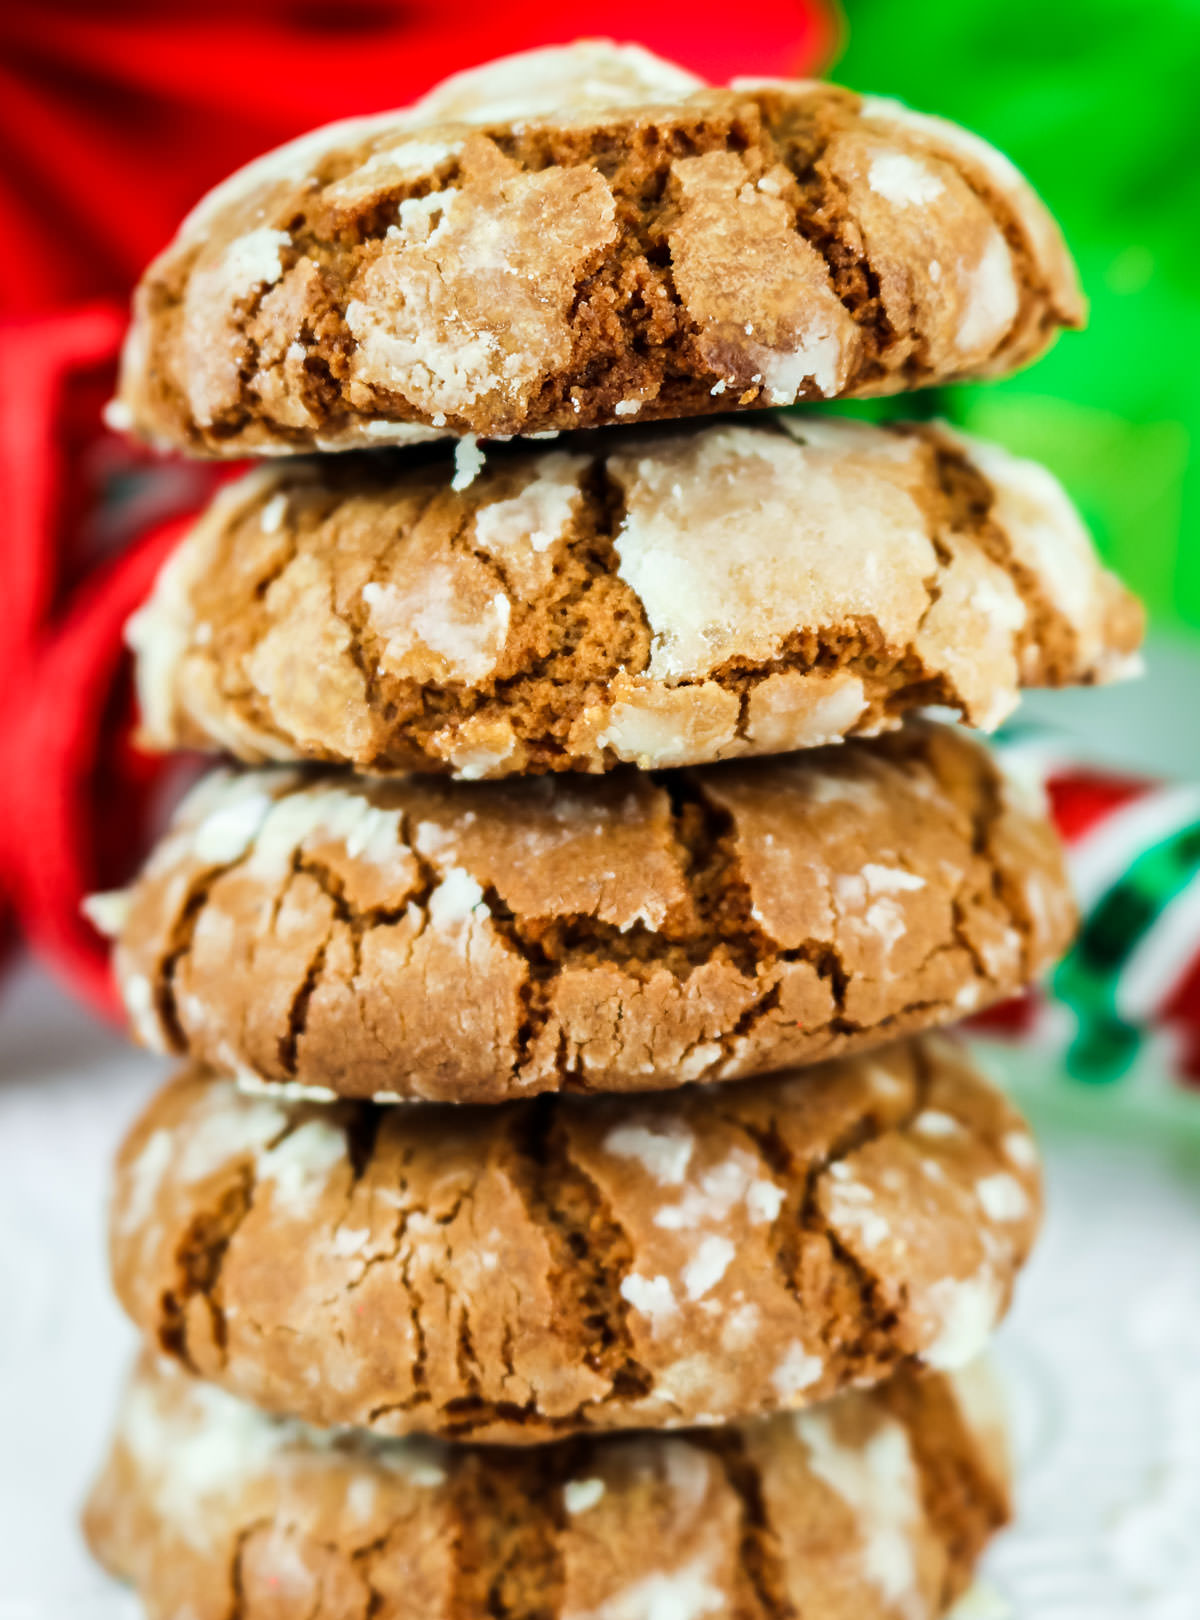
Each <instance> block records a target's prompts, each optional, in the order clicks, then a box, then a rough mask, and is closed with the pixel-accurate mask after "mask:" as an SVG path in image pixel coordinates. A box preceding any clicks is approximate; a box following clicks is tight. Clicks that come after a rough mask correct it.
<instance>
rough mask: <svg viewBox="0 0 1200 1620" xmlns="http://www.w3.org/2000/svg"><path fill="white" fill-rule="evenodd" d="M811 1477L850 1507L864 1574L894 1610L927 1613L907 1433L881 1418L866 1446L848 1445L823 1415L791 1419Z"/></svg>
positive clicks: (911, 1615)
mask: <svg viewBox="0 0 1200 1620" xmlns="http://www.w3.org/2000/svg"><path fill="white" fill-rule="evenodd" d="M793 1421H794V1422H795V1425H796V1433H797V1434H798V1435H799V1436H800V1438H801V1440H802V1441H803V1442H804V1446H805V1449H806V1450H807V1452H808V1460H809V1466H810V1467H811V1468H812V1471H813V1473H814V1474H816V1475H817V1477H818V1478H819V1479H821V1480H824V1482H825V1483H826V1484H827V1485H828V1486H829V1487H830V1489H831V1490H833V1491H835V1492H836V1493H837V1495H838V1496H840V1497H841V1499H842V1500H843V1501H844V1502H845V1503H846V1505H847V1506H848V1507H849V1508H851V1509H852V1511H853V1513H854V1516H855V1519H856V1521H857V1524H858V1532H859V1537H860V1539H861V1543H862V1570H863V1573H864V1575H865V1576H866V1578H867V1580H869V1581H870V1583H871V1585H872V1586H874V1587H875V1588H876V1590H877V1591H878V1592H879V1594H880V1596H881V1597H882V1598H883V1599H884V1601H885V1603H886V1604H887V1605H888V1606H889V1612H891V1613H894V1614H896V1615H899V1616H903V1617H904V1620H920V1617H921V1616H923V1615H924V1614H925V1613H926V1609H925V1606H924V1603H923V1602H922V1594H921V1590H920V1584H919V1578H918V1570H917V1554H916V1531H917V1528H918V1526H919V1525H920V1523H921V1519H922V1511H921V1499H920V1489H919V1481H918V1477H917V1470H916V1465H915V1463H914V1461H913V1455H912V1449H911V1447H910V1445H909V1441H908V1435H907V1433H906V1431H905V1429H904V1427H903V1425H902V1424H900V1423H898V1422H897V1421H896V1420H895V1419H894V1418H886V1419H884V1420H883V1421H882V1422H881V1424H880V1426H879V1427H878V1428H877V1429H876V1431H875V1433H874V1434H873V1435H872V1436H871V1438H870V1439H869V1440H867V1441H866V1442H865V1443H859V1444H855V1445H846V1444H843V1443H842V1442H841V1441H840V1440H839V1439H838V1436H837V1433H836V1429H835V1419H834V1418H833V1417H832V1416H831V1415H830V1414H829V1413H828V1412H826V1411H824V1410H817V1411H814V1412H803V1413H801V1414H799V1415H798V1416H797V1417H796V1418H795V1419H794V1420H793Z"/></svg>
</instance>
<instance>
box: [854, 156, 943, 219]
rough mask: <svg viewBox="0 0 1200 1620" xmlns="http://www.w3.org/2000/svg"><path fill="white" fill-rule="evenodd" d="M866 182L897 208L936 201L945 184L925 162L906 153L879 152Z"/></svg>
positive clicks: (872, 163)
mask: <svg viewBox="0 0 1200 1620" xmlns="http://www.w3.org/2000/svg"><path fill="white" fill-rule="evenodd" d="M867 184H868V185H869V186H870V188H871V190H872V191H874V192H875V193H876V194H877V195H878V196H880V197H882V198H883V199H884V200H885V201H886V202H890V203H893V204H895V206H896V207H897V208H909V207H915V208H923V207H924V206H925V204H926V203H931V202H934V201H936V199H937V198H938V197H940V196H941V195H942V192H943V191H945V189H946V188H945V186H944V185H943V184H942V182H941V181H940V180H939V179H938V177H937V175H936V174H931V173H930V172H929V170H928V168H926V166H925V164H923V163H919V162H918V161H917V159H916V158H913V157H909V156H908V154H907V153H905V152H881V153H880V155H879V156H878V157H877V158H873V159H872V161H871V167H870V168H869V169H868V170H867Z"/></svg>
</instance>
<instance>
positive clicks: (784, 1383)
mask: <svg viewBox="0 0 1200 1620" xmlns="http://www.w3.org/2000/svg"><path fill="white" fill-rule="evenodd" d="M1038 1207H1039V1187H1038V1174H1037V1156H1036V1152H1035V1150H1034V1146H1033V1142H1032V1139H1031V1138H1030V1136H1029V1135H1028V1133H1027V1131H1026V1130H1025V1128H1024V1126H1023V1125H1022V1123H1021V1121H1020V1120H1019V1118H1018V1117H1017V1115H1016V1114H1015V1113H1014V1112H1013V1111H1012V1109H1011V1108H1010V1107H1009V1106H1008V1105H1007V1103H1005V1101H1004V1100H1003V1099H1002V1098H1001V1097H1000V1095H999V1094H998V1093H997V1092H996V1091H994V1090H993V1089H992V1088H991V1087H990V1086H988V1085H987V1084H986V1083H985V1082H984V1081H983V1080H982V1079H981V1078H980V1077H979V1075H978V1074H977V1073H976V1072H975V1071H974V1070H973V1069H972V1068H971V1066H970V1064H969V1062H968V1061H967V1059H966V1057H965V1055H964V1054H963V1053H962V1051H961V1049H960V1048H959V1047H957V1046H956V1045H955V1044H954V1043H952V1042H950V1041H949V1040H948V1039H947V1038H946V1037H942V1036H938V1037H927V1038H926V1039H925V1040H924V1041H915V1042H910V1043H908V1044H903V1043H901V1044H898V1045H896V1046H893V1047H890V1048H887V1049H886V1050H885V1051H884V1052H883V1053H881V1054H880V1055H878V1056H877V1057H872V1058H866V1057H859V1058H846V1059H840V1060H837V1061H835V1062H833V1063H830V1064H828V1065H826V1066H823V1067H821V1068H818V1069H814V1070H811V1071H809V1072H808V1073H806V1074H801V1075H797V1074H794V1073H793V1074H784V1075H778V1076H772V1077H767V1078H764V1079H759V1080H752V1081H746V1082H745V1083H743V1084H742V1085H738V1086H706V1087H699V1088H689V1089H687V1090H685V1091H681V1092H676V1093H673V1094H669V1095H665V1096H660V1097H657V1098H654V1099H644V1098H638V1099H630V1098H613V1097H609V1098H587V1099H582V1098H563V1097H545V1098H540V1099H539V1098H535V1099H531V1100H529V1101H526V1102H516V1103H509V1104H507V1105H506V1106H504V1107H502V1108H487V1109H478V1108H468V1109H460V1108H446V1107H428V1108H414V1107H395V1108H380V1107H378V1106H377V1105H374V1104H369V1103H340V1104H336V1105H332V1106H331V1105H327V1104H314V1103H301V1102H293V1103H288V1104H284V1103H276V1102H274V1101H268V1100H266V1099H264V1098H261V1097H252V1096H246V1095H244V1094H243V1093H241V1092H240V1091H239V1090H238V1088H237V1086H236V1084H235V1083H234V1082H233V1081H231V1080H225V1079H218V1078H214V1077H212V1076H210V1075H208V1074H207V1073H205V1072H203V1071H192V1072H190V1073H188V1074H185V1075H184V1076H183V1077H182V1078H180V1079H179V1080H177V1081H176V1082H175V1083H174V1084H173V1085H171V1086H169V1087H167V1088H166V1089H165V1090H164V1091H163V1092H161V1093H160V1094H159V1095H158V1097H157V1098H156V1099H155V1100H154V1101H153V1102H152V1103H151V1105H150V1107H149V1109H148V1110H147V1112H146V1114H145V1115H144V1117H143V1118H142V1120H141V1121H140V1122H139V1124H138V1125H137V1126H136V1127H135V1128H134V1130H133V1133H132V1135H131V1136H130V1137H129V1139H128V1141H127V1142H126V1143H125V1146H124V1148H123V1149H122V1152H121V1155H120V1160H119V1164H118V1170H117V1179H116V1188H115V1196H114V1200H113V1205H112V1258H113V1271H114V1276H115V1280H116V1286H117V1292H118V1295H119V1297H120V1298H121V1300H122V1302H123V1304H124V1306H125V1308H126V1310H127V1311H128V1312H129V1314H130V1316H131V1317H132V1318H133V1320H134V1322H135V1323H136V1324H137V1326H138V1328H139V1329H140V1330H141V1331H142V1332H143V1333H144V1334H145V1335H146V1337H147V1339H148V1340H149V1341H150V1342H152V1343H157V1344H158V1345H159V1346H160V1347H161V1349H162V1350H163V1351H164V1352H166V1353H167V1354H169V1355H171V1356H173V1357H175V1358H177V1359H178V1360H179V1361H180V1362H182V1363H183V1364H184V1365H186V1366H187V1367H189V1368H190V1369H192V1370H193V1371H195V1372H197V1373H199V1374H200V1375H201V1376H203V1377H205V1378H208V1379H211V1380H213V1381H214V1382H216V1383H219V1384H221V1385H222V1386H224V1387H225V1388H227V1389H229V1390H230V1391H231V1392H232V1393H234V1394H236V1395H239V1396H242V1397H244V1398H245V1399H247V1400H252V1401H254V1402H255V1404H256V1405H259V1406H261V1407H263V1408H264V1409H266V1410H268V1411H274V1412H278V1413H282V1414H284V1415H286V1416H293V1417H298V1418H302V1419H304V1420H306V1421H308V1422H312V1423H317V1424H321V1425H330V1424H346V1423H349V1424H355V1425H359V1426H362V1427H369V1428H371V1429H372V1430H374V1431H376V1432H377V1433H381V1434H406V1433H427V1434H428V1433H435V1434H439V1435H441V1436H443V1437H444V1438H453V1439H473V1440H487V1441H498V1442H503V1443H506V1444H530V1443H535V1442H541V1441H544V1440H546V1439H548V1438H551V1437H553V1436H555V1435H562V1434H568V1433H572V1432H581V1431H587V1430H591V1429H631V1428H660V1427H674V1426H677V1425H679V1424H720V1423H724V1422H727V1421H729V1420H730V1419H732V1418H743V1417H749V1416H754V1415H757V1414H761V1413H770V1412H775V1411H779V1410H785V1409H788V1408H799V1407H806V1406H810V1405H814V1404H816V1403H817V1402H820V1401H822V1400H826V1399H828V1398H829V1397H830V1396H831V1395H834V1394H836V1393H837V1392H838V1391H839V1390H842V1389H845V1388H847V1387H849V1386H851V1385H859V1386H864V1385H869V1384H873V1383H877V1382H879V1381H880V1380H882V1379H884V1378H886V1377H888V1376H889V1375H890V1374H891V1373H892V1372H893V1371H895V1370H896V1369H897V1368H898V1367H900V1366H902V1365H904V1364H906V1363H907V1362H909V1361H911V1360H913V1359H914V1358H915V1359H919V1360H921V1361H923V1362H925V1363H927V1364H928V1365H931V1366H934V1367H937V1368H939V1369H941V1370H948V1369H950V1370H952V1369H954V1368H957V1367H960V1366H963V1365H965V1364H966V1363H967V1362H969V1361H970V1360H972V1359H973V1358H974V1357H975V1356H976V1355H978V1354H979V1352H980V1351H981V1350H982V1348H983V1347H984V1345H985V1343H986V1341H987V1339H988V1336H989V1335H990V1333H991V1332H992V1330H993V1329H994V1328H995V1326H996V1324H997V1322H998V1321H999V1319H1000V1317H1001V1315H1002V1314H1003V1312H1004V1309H1005V1307H1006V1305H1007V1303H1008V1299H1009V1295H1010V1292H1011V1289H1012V1284H1013V1279H1014V1276H1015V1274H1016V1272H1017V1270H1018V1268H1019V1267H1020V1265H1021V1263H1022V1262H1023V1260H1024V1258H1025V1256H1026V1254H1027V1253H1028V1251H1029V1248H1030V1245H1031V1243H1032V1241H1033V1237H1034V1233H1035V1229H1036V1226H1037V1221H1038Z"/></svg>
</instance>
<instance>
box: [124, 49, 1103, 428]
mask: <svg viewBox="0 0 1200 1620" xmlns="http://www.w3.org/2000/svg"><path fill="white" fill-rule="evenodd" d="M598 62H600V63H602V65H605V66H606V68H608V69H615V71H613V72H605V73H599V74H597V72H596V71H595V69H596V65H597V63H598ZM618 78H621V79H622V80H623V82H622V83H621V84H617V83H616V82H615V80H616V79H618ZM523 80H524V81H525V85H524V93H523V94H522V93H521V87H522V81H523ZM696 83H697V81H695V80H691V79H689V77H688V76H686V75H683V74H682V73H680V71H679V70H678V69H675V68H673V67H671V65H670V64H667V63H656V62H655V61H654V59H653V58H651V57H649V56H647V55H646V54H645V53H636V59H635V57H634V56H631V55H630V54H629V53H628V52H624V53H623V52H621V51H620V50H615V49H614V48H613V47H611V46H600V47H591V46H579V47H575V48H574V50H567V51H558V52H552V53H549V54H547V53H540V52H534V53H532V54H531V55H530V56H528V57H525V58H516V59H509V60H507V61H505V62H501V63H495V64H492V65H491V66H489V67H486V68H483V69H481V70H479V72H478V73H477V74H475V75H471V74H464V75H460V76H459V78H458V79H457V80H456V81H454V85H455V86H456V87H457V88H456V89H455V91H454V93H453V94H446V93H445V88H446V87H443V90H442V91H434V92H433V94H432V95H431V96H430V97H427V98H426V99H425V101H424V102H422V103H418V105H417V106H416V107H414V108H412V109H409V110H408V111H407V112H401V113H396V114H390V115H384V116H382V117H380V118H375V119H367V120H356V121H354V122H352V123H350V124H343V125H335V126H333V127H331V128H330V129H328V130H324V131H317V132H315V133H314V134H312V135H309V136H306V137H305V138H304V139H303V140H301V141H299V142H296V143H294V144H293V145H292V146H291V147H285V148H283V149H282V150H281V151H279V152H275V153H272V154H270V155H269V156H268V157H266V158H264V159H262V160H261V161H260V162H259V163H257V164H253V165H251V166H250V168H248V169H246V170H244V171H242V172H241V173H240V174H239V175H237V176H235V177H234V178H233V180H231V181H229V182H227V183H226V185H224V186H223V187H221V188H219V190H218V191H217V192H216V193H214V194H213V195H212V196H211V197H209V198H207V199H206V200H205V201H204V202H203V203H202V204H201V205H200V207H199V208H198V209H197V210H196V211H195V212H194V213H193V214H192V215H191V216H190V217H189V219H188V220H187V221H185V223H184V225H183V226H182V227H181V229H180V232H179V234H178V236H177V237H176V239H175V241H174V242H173V243H172V244H171V245H170V246H169V247H168V248H167V250H166V251H165V252H164V253H163V254H162V255H161V256H160V257H159V259H158V260H156V262H155V263H154V264H153V265H152V266H151V267H150V270H149V271H148V272H147V275H146V277H145V279H144V281H143V283H142V285H141V287H140V288H139V291H138V294H137V298H136V303H135V317H134V325H133V328H132V331H131V335H130V339H129V342H128V345H127V348H126V354H125V360H124V365H123V373H122V382H121V396H120V397H121V403H122V406H123V408H124V411H123V414H124V415H126V418H127V419H128V420H130V421H131V422H132V423H133V425H134V426H135V428H136V430H137V431H139V432H141V433H142V434H143V435H145V436H147V437H149V438H151V439H154V440H156V441H159V442H161V443H162V444H164V445H173V446H177V447H179V448H184V449H187V450H190V451H193V452H200V453H207V454H210V455H226V456H242V455H246V454H248V453H261V452H266V451H272V452H277V451H280V450H291V449H313V448H317V449H340V448H345V447H348V446H353V445H362V444H367V443H379V442H384V441H388V440H391V441H393V442H395V441H407V440H411V439H412V438H414V437H422V436H429V435H437V434H440V433H447V434H466V433H476V434H483V435H503V434H514V433H530V432H539V431H547V430H551V429H561V428H567V427H591V426H599V425H602V424H605V423H612V422H620V421H625V420H628V419H629V418H630V417H632V416H638V417H640V418H641V419H642V420H648V419H650V418H662V417H680V416H693V415H697V414H706V413H709V412H712V411H714V410H718V409H719V410H728V409H730V408H734V407H739V406H743V407H744V406H756V405H772V404H774V405H779V404H790V403H792V402H794V401H796V400H805V399H814V398H825V399H832V398H836V397H841V396H846V395H870V394H885V393H892V392H895V391H897V390H900V389H910V388H918V387H922V386H925V385H927V384H931V383H941V382H946V381H949V380H951V379H954V378H958V377H981V376H994V375H1000V374H1003V373H1006V372H1008V371H1011V370H1012V369H1013V368H1015V367H1017V366H1019V365H1022V364H1024V363H1025V362H1027V361H1029V360H1031V359H1033V358H1034V357H1035V356H1036V355H1038V354H1039V353H1041V351H1042V350H1043V349H1045V347H1046V346H1047V344H1048V343H1049V342H1050V341H1051V339H1052V337H1053V336H1054V334H1055V332H1056V331H1057V330H1058V329H1059V328H1060V327H1062V326H1077V325H1079V324H1081V322H1082V317H1083V305H1082V299H1081V296H1080V293H1079V290H1078V286H1077V282H1076V278H1075V273H1074V269H1073V267H1072V265H1071V262H1070V260H1069V258H1068V256H1067V253H1066V250H1065V248H1064V247H1063V244H1062V241H1061V238H1060V236H1059V233H1058V230H1057V228H1056V226H1055V225H1054V223H1053V221H1052V220H1051V219H1050V217H1049V215H1048V214H1047V212H1046V210H1045V209H1044V207H1043V206H1042V204H1041V203H1040V202H1039V200H1038V199H1037V198H1036V197H1035V195H1034V194H1033V192H1032V191H1031V190H1030V188H1029V186H1028V185H1027V184H1026V183H1025V181H1024V180H1023V179H1022V178H1021V176H1020V175H1019V174H1018V173H1017V172H1016V170H1015V169H1013V167H1012V166H1011V164H1009V163H1008V162H1007V160H1006V159H1004V158H1002V157H1001V156H1000V154H999V153H997V152H996V151H994V150H993V149H992V148H991V147H989V146H988V145H987V144H986V143H985V142H983V141H981V140H978V139H977V138H976V137H974V136H971V135H969V134H967V132H966V131H964V130H961V129H959V128H957V127H956V126H954V125H952V124H949V123H946V122H944V121H942V120H940V119H936V118H928V117H923V116H921V115H918V114H915V113H912V112H909V111H908V110H907V109H905V108H903V107H901V106H900V105H899V104H898V103H895V102H888V101H882V100H878V99H870V98H866V99H864V98H863V97H861V96H858V95H854V94H852V93H850V92H849V91H846V90H840V89H838V88H836V87H834V86H831V85H825V84H816V83H812V82H800V81H797V82H795V83H788V82H786V81H771V82H769V83H760V84H755V83H753V82H751V81H741V82H740V83H737V84H735V86H734V87H733V88H731V89H726V90H708V89H704V88H695V89H692V88H690V86H693V85H695V84H696ZM501 90H503V93H499V91H501Z"/></svg>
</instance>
